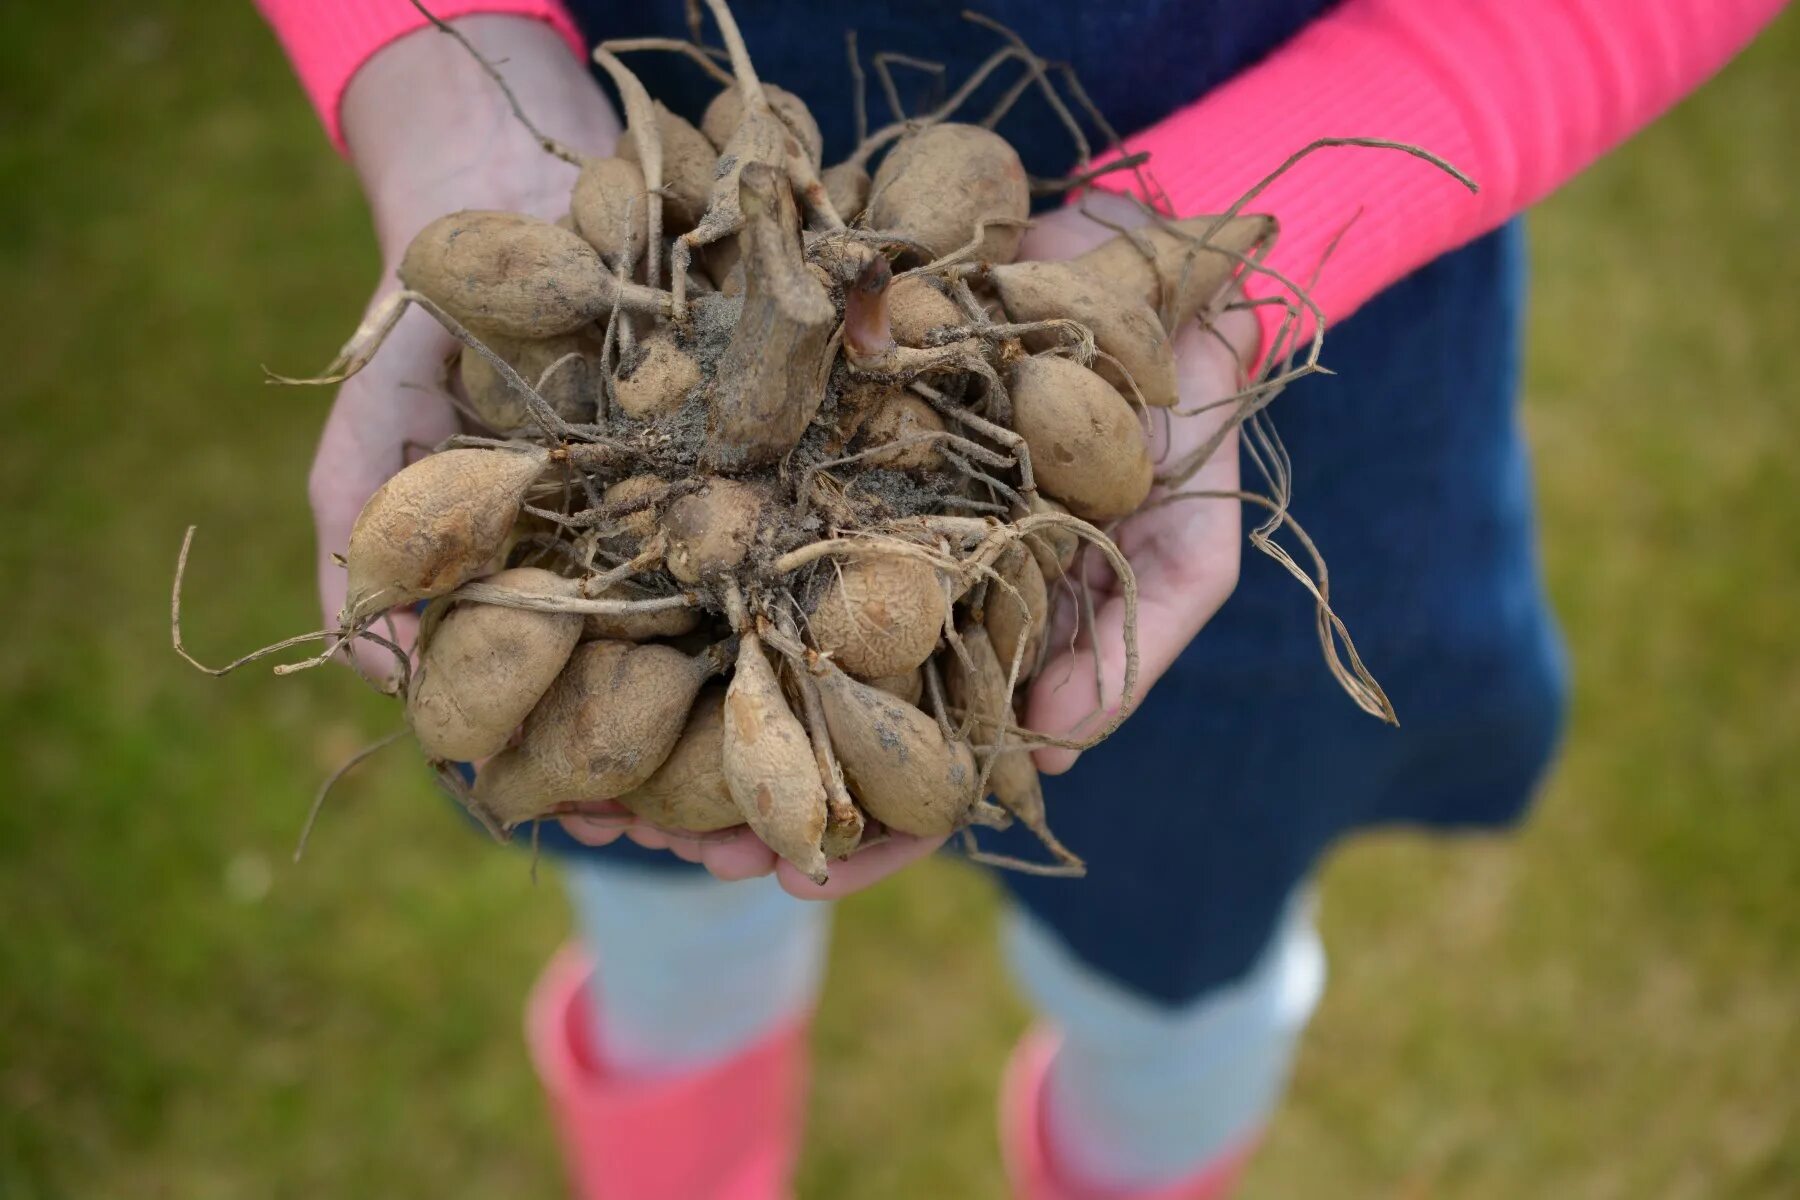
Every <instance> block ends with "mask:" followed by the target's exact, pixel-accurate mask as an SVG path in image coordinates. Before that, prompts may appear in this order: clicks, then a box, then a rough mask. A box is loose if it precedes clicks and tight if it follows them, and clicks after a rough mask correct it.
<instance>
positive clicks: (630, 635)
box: [581, 583, 700, 642]
mask: <svg viewBox="0 0 1800 1200" xmlns="http://www.w3.org/2000/svg"><path fill="white" fill-rule="evenodd" d="M595 599H598V600H641V599H643V597H642V596H641V595H640V594H638V593H636V592H633V591H632V590H631V589H630V588H628V587H626V586H625V585H623V584H617V583H615V584H614V585H613V586H611V587H609V588H606V589H605V590H604V591H602V592H601V593H600V594H599V595H598V596H596V597H595ZM699 627H700V614H699V612H698V611H696V610H695V609H691V608H664V609H658V610H656V611H653V612H634V613H588V614H587V617H586V619H585V620H584V621H583V622H582V626H581V637H582V640H583V641H593V640H595V639H596V638H610V639H613V640H614V641H621V642H647V641H650V640H651V639H652V638H676V637H681V636H682V635H683V634H688V633H692V632H693V631H694V630H696V629H698V628H699Z"/></svg>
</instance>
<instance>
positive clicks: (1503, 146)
mask: <svg viewBox="0 0 1800 1200" xmlns="http://www.w3.org/2000/svg"><path fill="white" fill-rule="evenodd" d="M1783 3H1784V0H1462V2H1457V3H1446V2H1445V0H1347V2H1346V3H1344V4H1343V5H1341V6H1340V7H1338V8H1337V9H1335V10H1333V11H1332V12H1331V13H1330V14H1329V15H1327V16H1325V17H1322V18H1320V19H1319V20H1318V21H1316V22H1314V23H1313V24H1312V25H1310V26H1308V27H1307V28H1306V29H1305V30H1304V31H1303V32H1302V33H1301V34H1300V35H1299V36H1298V37H1296V38H1295V39H1294V40H1293V41H1292V42H1290V43H1288V44H1287V45H1286V46H1284V47H1283V48H1282V49H1280V50H1279V51H1277V52H1276V53H1275V54H1274V55H1272V56H1271V57H1270V58H1269V59H1267V60H1266V61H1264V62H1263V63H1261V64H1260V65H1258V66H1256V67H1253V68H1251V69H1250V70H1249V71H1247V72H1245V73H1244V74H1242V75H1240V76H1239V77H1237V78H1236V79H1234V80H1232V81H1231V82H1230V83H1227V84H1226V85H1225V86H1223V87H1221V88H1219V89H1218V90H1217V91H1215V92H1213V93H1211V94H1209V95H1208V96H1206V97H1205V98H1204V99H1202V100H1201V101H1200V102H1198V103H1197V104H1194V105H1191V106H1189V107H1188V108H1185V109H1182V110H1181V111H1179V112H1177V113H1175V114H1174V115H1172V116H1170V117H1169V118H1167V119H1166V120H1164V121H1162V122H1160V123H1159V124H1157V125H1154V126H1152V127H1151V128H1149V129H1146V130H1144V131H1143V132H1142V133H1140V134H1138V135H1136V136H1134V137H1132V138H1129V139H1127V142H1126V146H1127V148H1128V149H1129V150H1132V151H1137V150H1147V151H1149V152H1150V156H1151V160H1150V169H1151V171H1152V172H1153V174H1154V175H1155V178H1156V180H1157V182H1158V183H1159V184H1160V185H1161V186H1162V188H1163V189H1164V190H1165V191H1166V192H1167V193H1168V196H1169V198H1170V199H1171V200H1172V201H1173V203H1174V205H1175V210H1176V212H1177V213H1179V214H1182V215H1188V214H1195V213H1204V212H1219V211H1222V210H1223V209H1225V208H1227V207H1229V206H1230V205H1231V204H1232V203H1233V202H1234V201H1235V200H1236V199H1237V198H1238V196H1240V195H1241V194H1243V193H1244V192H1245V191H1246V190H1247V189H1248V188H1249V187H1250V186H1251V185H1253V184H1254V183H1255V182H1256V181H1257V180H1259V179H1261V178H1262V177H1263V176H1265V175H1267V174H1268V173H1269V172H1270V171H1272V170H1274V169H1275V168H1276V167H1277V166H1279V165H1280V163H1281V162H1282V160H1283V159H1284V158H1286V157H1287V156H1288V155H1289V154H1291V153H1293V152H1294V151H1296V150H1298V149H1299V148H1301V147H1302V146H1305V145H1306V144H1308V143H1309V142H1312V141H1314V140H1316V139H1318V138H1320V137H1373V138H1384V139H1389V140H1393V141H1402V142H1410V143H1413V144H1415V145H1418V146H1422V147H1424V148H1426V149H1428V150H1430V151H1432V152H1433V153H1435V154H1437V155H1439V156H1441V157H1443V158H1445V159H1447V160H1448V161H1450V162H1451V163H1454V164H1455V165H1456V166H1457V167H1459V168H1460V169H1462V170H1463V171H1464V172H1465V173H1467V174H1468V175H1469V176H1471V177H1472V178H1474V179H1475V181H1476V182H1477V183H1478V184H1480V185H1481V192H1480V194H1479V195H1471V194H1470V193H1469V191H1468V190H1467V189H1465V188H1464V187H1463V186H1462V185H1461V184H1459V183H1457V182H1456V181H1455V180H1454V179H1451V178H1450V177H1449V176H1447V175H1445V174H1443V173H1442V172H1441V171H1439V170H1437V169H1436V168H1434V167H1432V166H1431V165H1430V164H1428V163H1425V162H1423V161H1421V160H1419V159H1416V158H1413V157H1410V156H1408V155H1406V154H1403V153H1400V152H1398V151H1393V150H1376V149H1364V148H1339V149H1327V150H1322V151H1318V152H1315V153H1314V154H1313V155H1311V156H1310V157H1308V158H1307V159H1305V160H1304V161H1302V162H1301V163H1300V165H1298V166H1297V167H1295V168H1294V169H1293V170H1291V171H1289V172H1288V173H1287V174H1286V175H1284V176H1283V177H1282V178H1281V179H1280V180H1278V181H1277V182H1276V183H1274V184H1273V185H1271V186H1270V188H1269V189H1268V190H1267V191H1265V192H1264V193H1262V195H1260V196H1259V197H1258V198H1257V199H1256V201H1255V202H1254V203H1253V204H1252V205H1251V208H1252V209H1253V210H1255V211H1259V212H1270V213H1273V214H1274V215H1275V216H1276V217H1277V218H1279V219H1280V221H1281V229H1282V234H1281V239H1280V242H1279V244H1278V245H1277V247H1276V249H1275V252H1274V253H1273V255H1271V257H1270V259H1269V263H1270V265H1271V266H1273V267H1275V268H1276V269H1278V270H1280V271H1281V272H1282V273H1283V274H1285V275H1286V276H1287V277H1288V278H1290V279H1292V280H1293V281H1295V282H1296V283H1299V284H1301V285H1302V286H1305V287H1307V290H1308V292H1309V293H1310V295H1311V296H1312V298H1313V300H1314V301H1315V302H1316V303H1317V304H1318V306H1319V308H1320V309H1321V310H1322V311H1323V313H1324V315H1325V318H1326V320H1327V321H1328V322H1329V321H1335V320H1339V319H1341V318H1343V317H1346V316H1349V315H1350V313H1351V312H1353V311H1355V309H1356V308H1357V307H1358V306H1359V305H1361V304H1362V303H1363V302H1364V301H1365V300H1367V299H1369V298H1370V297H1371V296H1373V295H1375V294H1376V293H1377V292H1379V291H1381V290H1382V289H1383V288H1385V287H1387V286H1388V285H1389V284H1392V283H1394V282H1396V281H1398V280H1399V279H1400V278H1401V277H1402V276H1404V275H1406V274H1407V273H1408V272H1409V271H1411V270H1413V269H1414V268H1416V267H1419V266H1422V265H1423V264H1425V263H1427V262H1430V261H1431V260H1432V259H1434V258H1436V257H1438V256H1439V255H1441V254H1444V253H1446V252H1447V251H1449V250H1452V249H1454V248H1456V247H1457V246H1460V245H1462V244H1463V243H1465V242H1468V241H1470V240H1472V239H1473V238H1475V237H1478V236H1480V235H1481V234H1483V233H1486V232H1487V231H1489V230H1491V229H1494V228H1496V227H1497V226H1499V225H1500V224H1502V223H1503V222H1505V221H1506V220H1508V219H1509V218H1511V217H1512V216H1514V215H1515V214H1517V213H1518V212H1520V211H1521V210H1523V209H1524V208H1526V207H1527V206H1528V205H1530V204H1532V203H1534V202H1535V201H1537V200H1539V199H1541V198H1543V197H1544V196H1545V195H1547V194H1548V193H1549V192H1550V191H1552V190H1553V189H1554V188H1556V187H1557V186H1559V185H1560V184H1562V183H1563V182H1564V181H1566V180H1567V179H1569V178H1570V177H1571V176H1573V175H1574V174H1576V173H1577V172H1579V171H1580V170H1582V169H1583V168H1584V167H1586V166H1587V165H1588V164H1589V163H1591V162H1592V161H1593V160H1594V159H1596V158H1598V157H1599V156H1600V155H1601V154H1602V153H1604V152H1605V151H1607V150H1608V149H1610V148H1611V147H1612V146H1614V145H1616V144H1617V143H1618V142H1620V141H1623V140H1624V139H1625V138H1626V137H1627V136H1629V135H1630V134H1632V133H1633V132H1635V131H1636V130H1637V129H1639V128H1640V127H1642V126H1643V125H1645V124H1647V123H1648V122H1649V121H1650V120H1651V119H1652V118H1654V117H1655V116H1657V115H1658V114H1660V113H1661V112H1662V111H1663V110H1664V109H1666V108H1668V107H1669V106H1670V105H1672V104H1674V103H1675V101H1677V100H1679V99H1680V98H1681V97H1682V96H1683V95H1685V94H1686V93H1687V92H1689V91H1690V90H1692V89H1693V88H1695V87H1697V86H1698V85H1699V84H1700V83H1702V82H1703V81H1704V80H1705V79H1706V78H1707V77H1709V76H1710V75H1711V74H1712V73H1713V72H1714V71H1716V70H1718V68H1719V67H1721V66H1722V65H1724V63H1725V62H1726V61H1727V60H1729V59H1730V58H1731V56H1732V55H1733V54H1735V53H1736V52H1737V51H1738V50H1740V49H1742V48H1743V46H1744V45H1745V44H1747V43H1748V42H1749V41H1750V39H1751V38H1752V37H1753V36H1755V34H1756V31H1757V30H1758V29H1760V28H1761V27H1762V26H1763V25H1764V24H1766V23H1767V22H1768V21H1769V20H1770V19H1772V18H1773V17H1774V16H1775V14H1776V13H1777V12H1778V11H1779V10H1780V9H1781V7H1782V5H1783ZM1110 178H1111V179H1114V180H1120V181H1124V180H1125V179H1126V177H1125V176H1123V175H1115V176H1111V177H1110ZM1340 234H1341V235H1342V237H1341V238H1340V237H1339V235H1340ZM1334 239H1337V245H1336V247H1335V248H1332V249H1331V252H1330V259H1329V261H1328V262H1324V263H1323V264H1321V260H1322V259H1323V258H1324V256H1325V254H1326V251H1327V249H1328V248H1330V247H1331V243H1332V242H1333V240H1334ZM1315 274H1316V277H1317V282H1316V283H1314V282H1312V281H1313V279H1314V277H1315ZM1246 291H1247V292H1249V293H1250V295H1251V296H1252V297H1253V298H1254V297H1258V296H1275V295H1283V294H1285V289H1283V288H1282V287H1280V285H1278V284H1276V283H1274V282H1273V281H1272V280H1270V279H1268V278H1267V277H1252V278H1250V279H1248V280H1246ZM1258 315H1259V318H1260V319H1261V322H1262V328H1263V346H1264V352H1265V353H1266V352H1267V351H1268V349H1269V348H1270V347H1271V344H1272V341H1273V338H1274V336H1275V334H1276V331H1277V330H1278V328H1279V326H1280V323H1281V321H1282V316H1283V314H1282V312H1281V310H1280V309H1279V308H1278V307H1277V306H1274V305H1269V306H1265V307H1263V308H1261V309H1259V313H1258ZM1311 330H1312V322H1311V320H1310V319H1309V320H1308V321H1307V322H1306V325H1305V328H1304V329H1303V330H1302V336H1303V337H1309V336H1310V335H1311Z"/></svg>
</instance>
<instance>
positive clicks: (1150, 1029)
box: [566, 863, 1325, 1187]
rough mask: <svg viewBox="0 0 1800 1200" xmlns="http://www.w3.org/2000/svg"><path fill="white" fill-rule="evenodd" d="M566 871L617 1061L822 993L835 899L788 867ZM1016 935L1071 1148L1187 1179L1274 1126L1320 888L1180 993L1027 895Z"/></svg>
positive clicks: (1312, 969) (1120, 1177) (662, 1061)
mask: <svg viewBox="0 0 1800 1200" xmlns="http://www.w3.org/2000/svg"><path fill="white" fill-rule="evenodd" d="M566 877H567V881H568V886H569V891H570V895H571V897H572V899H573V901H574V905H575V911H576V918H577V921H578V922H579V924H580V926H581V930H582V933H583V936H584V937H585V939H586V941H587V944H588V948H589V950H590V952H591V953H592V954H593V956H594V958H595V960H596V961H597V962H598V963H599V964H600V968H599V970H598V972H597V974H596V980H595V983H596V986H595V989H594V992H595V1007H596V1009H597V1013H596V1016H597V1019H598V1020H599V1021H600V1022H601V1025H600V1029H601V1040H602V1042H603V1044H604V1045H605V1047H606V1052H607V1055H608V1058H609V1059H610V1060H611V1061H612V1062H613V1063H614V1064H615V1065H616V1066H617V1067H619V1068H620V1069H623V1070H627V1071H634V1072H643V1073H657V1072H664V1071H676V1070H682V1069H689V1068H693V1067H697V1066H701V1065H704V1064H705V1063H708V1062H712V1061H716V1060H718V1059H720V1058H723V1057H726V1056H728V1055H730V1054H731V1053H733V1052H734V1051H736V1050H737V1049H739V1048H740V1047H743V1046H747V1045H749V1044H750V1043H752V1042H754V1041H756V1040H757V1039H758V1038H760V1037H761V1036H762V1035H763V1034H764V1033H766V1032H768V1031H770V1030H772V1029H773V1028H774V1027H775V1026H777V1025H779V1024H781V1023H782V1022H783V1021H786V1020H789V1019H791V1018H792V1017H793V1016H794V1015H796V1014H798V1013H800V1012H802V1011H804V1010H805V1009H806V1008H808V1007H810V1006H811V1005H812V1004H813V1002H814V1001H815V999H816V997H817V995H818V991H819V985H820V982H821V980H822V978H823V975H824V969H825V950H826V941H827V937H828V933H829V929H830V921H831V910H830V906H829V905H826V904H817V903H809V902H804V901H799V900H795V899H793V898H792V897H790V896H788V895H787V894H786V893H785V892H783V891H782V890H781V889H780V888H779V887H778V886H776V884H775V881H774V880H773V879H756V880H751V881H749V882H746V883H720V882H718V881H717V880H714V879H712V878H710V877H708V876H704V875H698V874H694V875H690V874H687V873H681V874H676V873H674V872H662V871H655V870H649V869H645V868H642V867H632V866H621V865H615V864H597V863H596V864H585V863H584V864H578V865H573V866H571V867H570V868H569V869H568V871H567V875H566ZM1003 938H1004V942H1005V950H1006V955H1007V959H1008V961H1009V963H1010V964H1011V967H1012V970H1013V973H1014V975H1015V976H1016V978H1017V979H1018V982H1019V985H1020V987H1021V988H1022V989H1023V991H1024V993H1025V995H1026V998H1027V999H1028V1000H1029V1001H1030V1002H1031V1004H1032V1005H1033V1006H1034V1007H1035V1008H1036V1009H1037V1011H1038V1012H1039V1013H1040V1014H1041V1015H1042V1016H1043V1017H1045V1018H1046V1019H1047V1020H1048V1021H1049V1022H1050V1023H1051V1024H1052V1025H1054V1026H1055V1027H1056V1028H1057V1029H1058V1030H1059V1031H1060V1032H1061V1034H1062V1036H1063V1043H1062V1050H1061V1052H1060V1054H1059V1055H1058V1056H1057V1059H1056V1062H1055V1065H1054V1066H1053V1067H1052V1070H1051V1075H1050V1080H1049V1095H1048V1112H1049V1114H1050V1120H1051V1123H1052V1127H1051V1131H1050V1132H1051V1136H1052V1137H1053V1138H1054V1140H1055V1143H1056V1149H1057V1154H1058V1157H1059V1159H1060V1160H1061V1161H1063V1162H1065V1163H1066V1164H1067V1165H1068V1166H1069V1168H1071V1169H1072V1170H1073V1171H1076V1172H1078V1173H1079V1174H1080V1175H1081V1176H1082V1177H1083V1178H1084V1179H1087V1180H1090V1181H1092V1182H1095V1183H1100V1184H1110V1185H1114V1186H1122V1187H1152V1186H1155V1185H1157V1184H1161V1183H1165V1182H1168V1181H1171V1180H1174V1179H1179V1178H1181V1177H1182V1176H1184V1175H1187V1174H1189V1173H1190V1172H1192V1171H1194V1170H1195V1169H1196V1168H1198V1167H1200V1166H1203V1165H1204V1164H1206V1163H1208V1162H1210V1161H1211V1160H1212V1159H1214V1158H1215V1157H1217V1156H1218V1155H1219V1154H1220V1153H1221V1152H1223V1151H1225V1150H1228V1149H1230V1148H1232V1147H1233V1146H1235V1145H1236V1144H1237V1143H1238V1142H1239V1141H1241V1140H1242V1139H1243V1138H1244V1137H1246V1136H1248V1135H1249V1134H1251V1133H1253V1132H1254V1131H1255V1130H1256V1129H1257V1128H1259V1127H1260V1126H1261V1125H1263V1124H1264V1123H1265V1122H1266V1121H1267V1119H1268V1117H1269V1114H1270V1113H1271V1112H1272V1111H1273V1109H1274V1107H1275V1104H1276V1103H1277V1101H1278V1100H1279V1098H1280V1096H1281V1092H1282V1090H1283V1088H1284V1087H1285V1085H1286V1082H1287V1077H1288V1072H1289V1068H1290V1065H1291V1063H1292V1061H1293V1055H1294V1048H1295V1045H1296V1043H1297V1042H1298V1040H1299V1037H1300V1033H1301V1030H1302V1029H1303V1028H1304V1027H1305V1025H1306V1021H1307V1018H1308V1017H1309V1016H1310V1015H1311V1013H1312V1011H1313V1008H1314V1006H1315V1005H1316V1004H1317V1003H1318V998H1319V994H1320V991H1321V990H1322V988H1323V987H1324V981H1325V956H1324V951H1323V949H1322V948H1321V946H1320V943H1319V937H1318V933H1317V932H1316V930H1315V928H1314V926H1313V921H1312V902H1311V899H1310V895H1309V894H1307V893H1305V892H1302V893H1296V895H1295V896H1294V897H1293V899H1291V900H1290V901H1289V904H1288V908H1287V912H1286V915H1285V917H1284V919H1283V920H1282V922H1281V923H1280V924H1279V925H1278V926H1277V929H1276V932H1275V934H1274V936H1273V937H1272V938H1271V939H1270V941H1269V944H1268V945H1267V946H1266V947H1265V948H1264V949H1263V952H1262V954H1261V956H1260V957H1259V958H1258V960H1257V962H1256V963H1255V965H1254V966H1253V967H1252V968H1251V969H1250V971H1249V972H1248V973H1247V974H1246V975H1245V976H1244V977H1243V978H1242V979H1239V980H1237V981H1235V982H1233V983H1232V984H1230V985H1227V986H1225V987H1222V988H1220V989H1217V990H1216V991H1214V992H1211V993H1209V994H1207V995H1205V996H1202V997H1200V998H1199V999H1197V1000H1195V1001H1193V1002H1192V1003H1190V1004H1187V1005H1185V1006H1182V1007H1179V1008H1170V1007H1167V1006H1164V1005H1161V1004H1158V1003H1155V1002H1152V1001H1149V1000H1147V999H1145V998H1143V997H1142V996H1139V995H1137V994H1135V993H1133V992H1131V991H1130V990H1128V989H1126V988H1124V987H1121V986H1120V985H1119V984H1117V983H1115V982H1113V981H1112V980H1110V979H1108V978H1106V977H1104V976H1102V975H1100V974H1098V973H1096V972H1095V971H1093V970H1092V969H1091V968H1089V967H1088V966H1086V965H1085V964H1084V963H1082V962H1081V961H1080V960H1079V959H1077V958H1075V957H1074V956H1073V955H1072V954H1071V953H1070V952H1069V951H1068V949H1067V948H1066V947H1065V946H1064V945H1063V943H1062V941H1061V939H1059V938H1058V937H1057V936H1056V934H1055V933H1054V932H1053V931H1052V930H1050V929H1048V928H1047V927H1045V926H1044V925H1042V924H1041V923H1039V922H1038V921H1036V920H1035V919H1033V918H1032V917H1030V916H1029V915H1027V914H1026V913H1024V912H1023V911H1022V910H1017V909H1015V910H1013V911H1012V912H1010V913H1009V914H1008V915H1007V919H1006V923H1005V927H1004V933H1003Z"/></svg>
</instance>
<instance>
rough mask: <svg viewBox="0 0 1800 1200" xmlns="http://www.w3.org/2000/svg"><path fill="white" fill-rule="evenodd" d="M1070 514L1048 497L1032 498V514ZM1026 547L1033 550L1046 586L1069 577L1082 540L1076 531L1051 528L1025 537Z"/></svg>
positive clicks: (1057, 527)
mask: <svg viewBox="0 0 1800 1200" xmlns="http://www.w3.org/2000/svg"><path fill="white" fill-rule="evenodd" d="M1068 511H1069V510H1068V509H1066V508H1064V507H1063V506H1062V505H1060V504H1058V503H1057V502H1056V501H1054V500H1051V499H1048V498H1047V497H1044V496H1033V497H1032V498H1031V512H1032V513H1066V512H1068ZM1025 544H1026V545H1027V546H1030V547H1031V556H1032V557H1033V558H1035V559H1037V564H1038V569H1039V570H1040V571H1042V572H1043V575H1044V582H1045V583H1054V582H1056V581H1057V580H1058V579H1061V578H1062V577H1063V576H1064V575H1067V574H1068V573H1069V569H1070V568H1071V567H1073V566H1074V565H1075V555H1076V553H1077V552H1078V551H1079V550H1080V549H1081V537H1080V535H1078V534H1077V533H1076V532H1075V531H1074V530H1073V529H1068V528H1066V527H1059V526H1054V525H1053V526H1049V527H1047V528H1044V529H1039V530H1036V531H1034V532H1032V533H1028V534H1026V535H1025Z"/></svg>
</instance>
